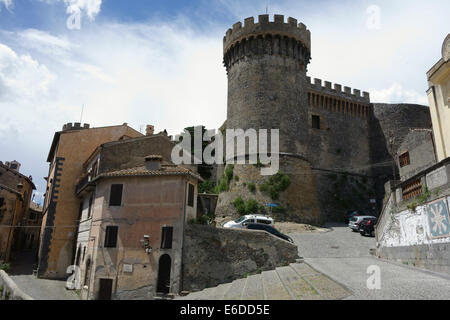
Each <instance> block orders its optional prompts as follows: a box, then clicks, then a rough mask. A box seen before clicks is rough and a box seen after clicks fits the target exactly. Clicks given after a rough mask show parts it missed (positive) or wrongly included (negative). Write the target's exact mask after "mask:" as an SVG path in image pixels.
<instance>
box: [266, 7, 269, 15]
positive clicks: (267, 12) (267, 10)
mask: <svg viewBox="0 0 450 320" xmlns="http://www.w3.org/2000/svg"><path fill="white" fill-rule="evenodd" d="M266 14H269V5H266Z"/></svg>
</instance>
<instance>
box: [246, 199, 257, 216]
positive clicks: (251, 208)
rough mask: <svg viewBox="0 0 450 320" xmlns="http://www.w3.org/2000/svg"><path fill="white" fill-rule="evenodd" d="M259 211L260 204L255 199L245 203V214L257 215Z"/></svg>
mask: <svg viewBox="0 0 450 320" xmlns="http://www.w3.org/2000/svg"><path fill="white" fill-rule="evenodd" d="M258 210H259V203H258V201H256V200H254V199H249V200H248V201H247V202H246V203H245V212H246V213H247V214H251V213H257V212H258Z"/></svg>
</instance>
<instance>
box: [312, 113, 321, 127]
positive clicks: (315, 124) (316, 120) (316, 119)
mask: <svg viewBox="0 0 450 320" xmlns="http://www.w3.org/2000/svg"><path fill="white" fill-rule="evenodd" d="M312 127H313V129H320V117H319V116H312Z"/></svg>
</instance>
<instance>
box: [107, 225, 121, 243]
mask: <svg viewBox="0 0 450 320" xmlns="http://www.w3.org/2000/svg"><path fill="white" fill-rule="evenodd" d="M118 231H119V227H117V226H108V227H106V235H105V248H115V247H116V246H117V233H118Z"/></svg>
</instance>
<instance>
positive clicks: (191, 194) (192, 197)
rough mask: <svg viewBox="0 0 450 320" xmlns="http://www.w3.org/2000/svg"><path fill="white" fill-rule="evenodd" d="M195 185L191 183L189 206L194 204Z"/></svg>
mask: <svg viewBox="0 0 450 320" xmlns="http://www.w3.org/2000/svg"><path fill="white" fill-rule="evenodd" d="M194 193H195V192H194V185H193V184H190V183H189V191H188V206H189V207H193V206H194Z"/></svg>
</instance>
